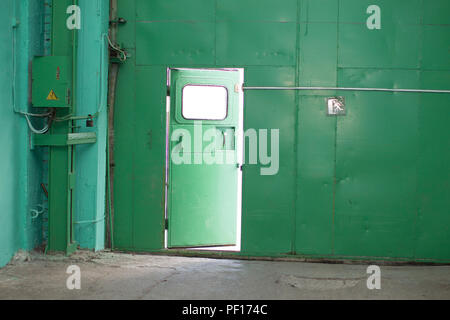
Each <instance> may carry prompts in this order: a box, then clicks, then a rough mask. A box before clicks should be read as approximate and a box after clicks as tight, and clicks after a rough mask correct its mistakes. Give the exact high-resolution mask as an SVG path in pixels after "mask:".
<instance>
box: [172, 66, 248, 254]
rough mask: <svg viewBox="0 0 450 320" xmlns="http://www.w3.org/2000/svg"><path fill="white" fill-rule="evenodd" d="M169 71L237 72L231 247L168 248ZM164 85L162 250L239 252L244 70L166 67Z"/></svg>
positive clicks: (240, 237)
mask: <svg viewBox="0 0 450 320" xmlns="http://www.w3.org/2000/svg"><path fill="white" fill-rule="evenodd" d="M171 70H202V71H234V72H239V83H240V86H239V92H238V94H239V103H238V128H237V130H236V132H237V135H238V136H237V138H236V156H237V162H238V164H239V167H240V168H241V170H238V177H237V183H238V185H237V201H236V203H237V208H236V214H237V217H236V245H235V246H232V247H227V246H220V247H202V248H201V247H185V248H181V247H176V248H168V225H167V221H168V214H169V201H170V200H169V198H170V186H169V180H170V152H171V150H170V144H171V141H170V117H171V97H170V90H171V88H170V85H171ZM166 76H167V78H166V80H167V82H166V85H167V95H166V152H165V180H164V195H165V196H164V218H165V227H164V250H176V251H179V250H209V251H230V252H231V251H232V252H240V251H241V239H242V234H241V233H242V184H243V175H242V166H243V161H244V92H243V89H242V88H243V84H244V68H185V67H168V68H167V72H166Z"/></svg>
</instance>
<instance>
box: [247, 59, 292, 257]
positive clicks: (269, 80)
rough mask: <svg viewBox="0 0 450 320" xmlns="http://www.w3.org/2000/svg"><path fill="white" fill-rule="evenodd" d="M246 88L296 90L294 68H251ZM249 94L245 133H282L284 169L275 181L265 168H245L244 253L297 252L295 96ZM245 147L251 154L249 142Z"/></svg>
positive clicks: (269, 92) (282, 161)
mask: <svg viewBox="0 0 450 320" xmlns="http://www.w3.org/2000/svg"><path fill="white" fill-rule="evenodd" d="M245 84H246V85H249V86H293V85H295V68H294V67H267V66H264V67H256V66H254V67H247V68H245ZM244 93H245V94H244V130H248V129H250V128H253V129H255V130H260V129H269V130H270V129H271V128H279V129H280V133H279V134H280V141H279V144H280V146H279V147H280V150H279V158H280V164H279V172H278V174H277V175H273V176H262V175H261V171H260V169H261V166H260V165H250V164H248V163H247V164H246V165H245V166H244V170H243V177H242V180H243V182H242V183H243V186H242V199H243V200H242V201H243V203H242V236H241V237H242V249H241V250H242V252H245V253H246V252H249V253H252V254H277V253H292V251H293V250H292V249H293V248H292V245H293V238H294V229H295V226H294V218H295V209H294V204H295V203H294V202H295V148H294V144H295V123H296V121H295V112H296V94H295V92H294V91H284V92H271V91H265V92H254V91H244ZM268 136H270V133H268ZM245 147H246V150H247V151H246V154H247V155H248V154H249V153H248V148H249V146H248V142H246V145H245ZM268 148H269V147H268ZM269 150H270V149H269ZM247 161H248V160H247ZM263 199H266V200H264V201H263Z"/></svg>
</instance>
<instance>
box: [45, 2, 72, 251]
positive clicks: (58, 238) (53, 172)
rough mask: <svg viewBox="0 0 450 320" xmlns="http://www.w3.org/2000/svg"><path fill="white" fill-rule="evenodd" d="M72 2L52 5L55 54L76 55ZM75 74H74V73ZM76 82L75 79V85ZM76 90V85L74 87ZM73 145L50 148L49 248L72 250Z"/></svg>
mask: <svg viewBox="0 0 450 320" xmlns="http://www.w3.org/2000/svg"><path fill="white" fill-rule="evenodd" d="M71 4H73V1H71V0H60V1H54V3H53V4H52V55H54V56H67V57H70V58H71V59H72V58H73V50H74V38H73V37H74V32H73V31H69V30H68V29H67V27H66V17H67V15H66V10H67V7H68V6H69V5H71ZM71 74H72V73H71ZM72 75H73V74H72ZM73 84H74V82H73V81H72V85H73ZM71 91H72V92H74V90H73V88H72V90H71ZM74 100H75V99H71V108H67V110H65V109H64V110H59V112H57V116H58V117H64V116H67V115H68V114H69V113H70V112H75V110H74V108H73V105H74ZM69 132H70V129H69V122H68V121H63V122H56V123H54V125H53V126H52V128H51V132H50V133H51V134H68V133H69ZM73 148H74V147H73V146H69V147H67V146H58V147H51V148H50V157H49V190H48V191H49V220H48V222H49V236H48V244H47V249H48V250H49V251H64V252H66V253H70V252H71V251H72V250H73V248H74V242H73V239H74V237H73V229H72V221H73V215H72V213H73V192H72V190H71V186H70V181H69V175H70V174H72V173H73V172H74V171H75V166H74V154H73Z"/></svg>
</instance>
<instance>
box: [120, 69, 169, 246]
mask: <svg viewBox="0 0 450 320" xmlns="http://www.w3.org/2000/svg"><path fill="white" fill-rule="evenodd" d="M135 79H136V110H138V111H139V112H136V113H135V114H134V116H135V118H134V121H133V125H134V136H132V137H131V138H132V139H133V140H134V143H133V145H132V147H133V154H134V155H135V158H134V170H135V171H134V172H135V175H134V176H133V182H134V186H133V209H134V216H133V226H134V230H133V246H134V248H136V249H148V248H152V249H158V248H160V247H161V246H163V244H164V188H161V185H164V181H165V179H164V171H165V170H164V169H165V160H164V159H165V154H166V152H165V139H159V138H158V137H164V135H165V125H164V122H165V120H166V114H165V110H166V92H167V86H166V69H165V68H162V67H141V68H138V69H137V70H136V74H135ZM158 124H159V125H158ZM125 142H128V143H129V142H130V141H129V140H128V141H125ZM149 167H150V168H152V169H151V170H148V168H149ZM127 174H129V172H127ZM116 176H117V171H116ZM150 208H152V209H151V210H150Z"/></svg>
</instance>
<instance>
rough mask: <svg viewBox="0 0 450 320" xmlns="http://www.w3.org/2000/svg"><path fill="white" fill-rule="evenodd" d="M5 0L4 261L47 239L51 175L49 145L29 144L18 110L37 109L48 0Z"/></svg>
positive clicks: (0, 128)
mask: <svg viewBox="0 0 450 320" xmlns="http://www.w3.org/2000/svg"><path fill="white" fill-rule="evenodd" d="M2 5H3V7H2V10H1V11H0V25H1V26H0V41H1V43H2V50H0V69H1V70H2V73H1V76H0V150H1V152H0V168H1V178H0V267H2V266H4V265H5V264H6V263H7V262H8V261H9V260H10V258H11V257H12V256H13V255H14V253H15V252H16V251H17V250H19V249H24V250H29V249H33V248H35V247H36V246H38V245H40V244H41V243H42V241H43V223H44V218H45V208H46V207H47V203H46V198H45V196H44V193H43V191H42V188H41V185H40V184H41V183H43V182H45V181H46V171H45V169H44V168H45V161H46V159H47V155H46V150H34V151H31V150H30V147H31V139H30V133H29V130H28V128H27V124H26V120H25V118H24V117H23V116H22V115H20V114H18V113H17V112H14V110H16V111H28V112H36V110H32V109H31V107H30V102H29V99H28V93H29V83H30V62H31V59H32V57H33V56H34V55H43V54H44V37H43V33H44V5H43V1H41V0H24V1H18V0H5V1H3V2H2ZM36 125H37V126H40V124H39V123H37V122H36ZM43 209H44V211H43ZM37 213H40V214H39V215H37V216H36V214H37ZM33 217H34V218H33Z"/></svg>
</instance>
